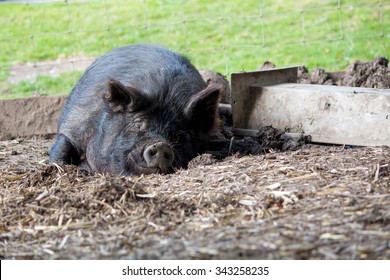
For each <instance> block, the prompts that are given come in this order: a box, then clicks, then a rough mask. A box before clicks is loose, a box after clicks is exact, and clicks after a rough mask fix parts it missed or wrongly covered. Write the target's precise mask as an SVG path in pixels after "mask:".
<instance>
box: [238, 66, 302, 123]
mask: <svg viewBox="0 0 390 280" xmlns="http://www.w3.org/2000/svg"><path fill="white" fill-rule="evenodd" d="M297 75H298V67H288V68H276V69H271V70H260V71H253V72H242V73H232V75H231V88H232V91H231V93H232V100H231V104H232V115H233V125H234V127H237V128H246V127H244V126H243V125H244V124H245V123H247V122H248V118H249V116H248V115H247V114H246V112H247V111H248V110H252V109H253V108H252V106H253V104H254V103H253V100H252V98H255V96H253V94H251V87H253V86H267V85H275V84H281V83H296V82H297Z"/></svg>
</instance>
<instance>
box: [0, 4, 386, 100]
mask: <svg viewBox="0 0 390 280" xmlns="http://www.w3.org/2000/svg"><path fill="white" fill-rule="evenodd" d="M340 3H341V7H340V9H338V1H337V0H322V1H309V0H301V1H294V0H289V1H282V0H263V1H259V0H246V1H241V0H221V1H220V0H211V1H210V0H158V1H157V0H153V1H151V0H145V1H142V0H132V1H125V0H113V1H101V0H100V1H99V0H94V1H92V0H91V1H72V2H69V3H67V2H66V1H63V2H56V3H49V4H48V3H44V4H29V5H26V4H0V97H21V96H28V95H30V94H31V92H34V91H38V92H40V93H43V94H54V93H67V92H69V91H70V90H71V88H72V86H73V83H74V80H75V77H76V76H77V77H78V76H79V74H77V75H76V74H75V73H73V74H72V73H70V74H69V73H66V74H62V75H60V76H59V77H48V76H43V77H40V76H39V77H38V78H37V81H34V82H26V81H23V82H20V83H19V84H16V85H11V84H9V83H8V82H7V81H6V80H7V77H8V76H9V75H10V66H11V65H12V64H14V63H26V62H29V61H30V62H31V61H47V60H48V61H50V60H55V59H57V58H58V57H72V56H76V55H77V56H78V55H85V56H89V57H90V56H95V57H96V56H99V55H101V54H103V53H105V52H107V51H109V50H110V49H112V48H114V47H117V46H121V45H126V44H133V43H138V42H143V43H158V44H162V45H165V46H167V47H168V48H171V49H173V50H176V51H179V52H181V53H183V54H185V55H187V56H188V57H189V58H190V59H191V60H192V62H193V63H194V64H195V66H196V67H198V68H204V69H211V70H215V71H218V72H221V73H223V74H230V73H231V72H236V71H242V70H245V71H250V70H255V69H257V68H258V66H259V65H260V64H261V63H262V62H264V61H265V60H270V61H272V62H273V63H275V64H276V65H277V66H280V67H284V66H291V65H299V64H301V65H302V64H303V65H306V66H308V67H316V66H319V67H324V68H326V69H327V70H340V69H343V68H345V67H346V66H347V65H348V64H349V63H351V62H352V61H354V60H357V59H359V60H370V59H372V58H374V57H377V56H388V55H389V52H390V3H389V2H384V3H382V6H381V7H380V6H379V1H373V0H355V1H352V0H350V1H347V0H342V1H341V2H340ZM340 23H341V26H340Z"/></svg>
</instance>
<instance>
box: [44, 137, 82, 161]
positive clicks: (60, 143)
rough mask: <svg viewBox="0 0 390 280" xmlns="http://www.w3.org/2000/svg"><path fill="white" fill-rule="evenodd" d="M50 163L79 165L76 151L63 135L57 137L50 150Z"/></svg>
mask: <svg viewBox="0 0 390 280" xmlns="http://www.w3.org/2000/svg"><path fill="white" fill-rule="evenodd" d="M50 161H51V162H58V163H60V162H62V163H65V164H74V165H79V164H80V156H79V153H78V152H77V149H76V148H75V147H74V146H73V144H72V143H71V142H70V140H69V138H68V137H66V136H65V135H63V134H59V135H58V137H57V141H56V142H55V143H54V145H53V147H52V148H51V151H50Z"/></svg>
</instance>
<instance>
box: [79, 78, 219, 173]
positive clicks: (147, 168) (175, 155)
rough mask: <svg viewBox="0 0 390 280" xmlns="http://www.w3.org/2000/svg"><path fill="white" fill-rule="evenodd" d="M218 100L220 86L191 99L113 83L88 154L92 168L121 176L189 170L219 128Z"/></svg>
mask: <svg viewBox="0 0 390 280" xmlns="http://www.w3.org/2000/svg"><path fill="white" fill-rule="evenodd" d="M219 96H220V86H218V85H210V86H208V87H206V88H205V89H203V90H201V91H199V92H198V93H196V94H193V95H189V94H188V93H184V92H182V93H181V94H165V95H164V94H150V93H149V94H146V93H144V92H142V91H141V90H140V89H137V88H136V87H132V86H125V85H123V84H122V83H120V82H119V81H117V80H113V79H111V80H110V81H109V82H108V91H107V92H105V93H104V95H103V99H104V102H105V109H104V113H103V114H102V116H101V118H103V119H101V120H100V121H99V123H100V124H102V127H98V128H97V131H96V137H94V140H93V141H95V143H94V145H93V147H95V148H94V151H89V152H88V151H87V157H88V161H91V162H89V164H90V165H91V167H92V169H95V170H96V171H98V172H103V173H110V174H121V175H130V174H148V173H169V172H172V171H173V170H174V169H177V168H181V167H186V166H187V164H188V162H189V161H190V160H191V159H192V158H193V157H195V156H196V155H198V154H199V153H202V152H204V150H205V149H206V148H207V144H208V140H209V137H210V135H211V134H212V133H213V132H215V130H216V129H217V128H218V126H219V118H218V112H217V110H218V102H219ZM97 147H98V150H95V149H96V148H97ZM98 166H99V167H103V168H97V167H98Z"/></svg>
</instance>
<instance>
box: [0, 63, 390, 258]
mask: <svg viewBox="0 0 390 280" xmlns="http://www.w3.org/2000/svg"><path fill="white" fill-rule="evenodd" d="M373 63H374V62H373ZM377 65H378V69H379V70H381V71H382V70H383V69H382V67H386V68H387V66H383V65H382V64H377ZM386 71H387V72H386ZM373 73H377V72H375V71H374V72H373ZM384 73H385V75H388V73H389V72H388V68H387V70H384ZM371 76H372V75H371ZM371 76H370V77H371ZM229 133H230V131H229V129H227V130H224V131H223V132H222V133H221V135H220V136H219V138H218V139H219V140H220V141H215V142H214V145H215V146H214V148H218V150H219V151H222V152H220V153H218V151H214V152H213V155H211V154H204V155H201V156H199V157H197V158H195V159H194V160H193V161H192V162H191V163H190V164H189V167H188V169H182V170H177V171H176V172H175V173H174V174H169V175H145V176H133V177H127V178H123V177H111V176H105V175H99V174H88V173H86V172H85V171H83V170H80V169H78V168H76V167H73V166H58V165H50V164H49V163H48V151H49V147H50V146H51V144H52V142H53V141H52V140H50V139H49V140H43V139H35V140H27V139H16V140H8V141H0V186H1V187H0V219H1V220H0V258H1V259H390V147H349V146H345V147H344V146H331V145H328V146H321V145H313V144H309V143H307V142H306V141H305V140H307V139H299V141H293V142H291V139H290V140H289V139H286V138H284V136H283V135H284V134H283V133H282V132H277V131H275V130H273V129H271V128H266V129H264V130H263V131H262V134H260V136H259V138H243V139H239V138H235V140H234V141H233V144H232V146H231V147H230V145H227V143H228V142H227V141H228V140H229ZM227 146H229V148H228V149H227ZM227 153H229V154H230V155H227Z"/></svg>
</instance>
